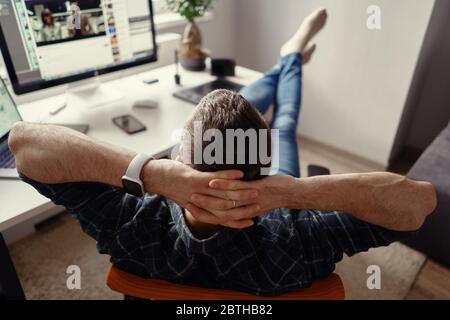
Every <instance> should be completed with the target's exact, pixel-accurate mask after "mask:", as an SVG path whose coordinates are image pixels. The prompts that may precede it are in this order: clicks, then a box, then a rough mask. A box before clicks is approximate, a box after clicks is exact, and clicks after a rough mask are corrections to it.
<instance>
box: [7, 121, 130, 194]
mask: <svg viewBox="0 0 450 320" xmlns="http://www.w3.org/2000/svg"><path fill="white" fill-rule="evenodd" d="M9 145H10V148H11V151H12V152H13V154H14V156H15V159H16V164H17V168H18V170H19V171H20V172H21V173H23V174H25V175H26V176H28V177H29V178H31V179H33V180H36V181H39V182H42V183H49V184H56V183H64V182H81V181H88V182H99V183H105V184H109V185H112V186H120V185H121V177H122V176H123V174H124V173H125V172H126V170H127V167H128V165H129V163H130V161H131V159H132V158H133V156H134V155H135V153H133V152H132V151H129V150H125V149H122V148H118V147H115V146H111V145H108V144H106V143H102V142H99V141H95V140H93V139H91V138H89V137H87V136H85V135H83V134H80V133H78V132H76V131H73V130H70V129H67V128H63V127H58V126H50V125H38V124H30V123H18V124H16V125H15V126H14V127H13V129H12V131H11V133H10V137H9Z"/></svg>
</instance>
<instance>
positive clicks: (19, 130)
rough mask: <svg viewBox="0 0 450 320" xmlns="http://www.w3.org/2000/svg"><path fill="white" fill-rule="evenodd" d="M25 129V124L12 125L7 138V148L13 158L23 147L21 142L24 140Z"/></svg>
mask: <svg viewBox="0 0 450 320" xmlns="http://www.w3.org/2000/svg"><path fill="white" fill-rule="evenodd" d="M25 127H26V123H25V122H17V123H16V124H14V125H13V127H12V129H11V131H10V133H9V136H8V146H9V149H10V150H11V152H12V153H13V154H14V156H17V154H18V153H19V151H20V150H21V148H22V146H23V140H24V134H23V133H24V130H25Z"/></svg>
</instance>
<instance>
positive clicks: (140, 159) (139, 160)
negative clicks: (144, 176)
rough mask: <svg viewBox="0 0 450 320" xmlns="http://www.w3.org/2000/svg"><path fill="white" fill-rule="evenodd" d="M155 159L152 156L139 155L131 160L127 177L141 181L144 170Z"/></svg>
mask: <svg viewBox="0 0 450 320" xmlns="http://www.w3.org/2000/svg"><path fill="white" fill-rule="evenodd" d="M153 159H155V158H153V157H152V156H149V155H147V154H144V153H139V154H138V155H137V156H136V157H134V159H133V160H131V162H130V164H129V166H128V169H127V172H126V173H125V177H127V178H131V179H133V180H139V181H140V180H141V172H142V168H143V167H144V166H145V165H146V164H147V163H148V162H149V161H151V160H153Z"/></svg>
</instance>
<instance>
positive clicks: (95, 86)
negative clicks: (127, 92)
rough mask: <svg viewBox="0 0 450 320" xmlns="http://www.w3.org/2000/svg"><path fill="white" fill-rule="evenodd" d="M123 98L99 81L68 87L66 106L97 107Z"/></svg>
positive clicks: (119, 93) (120, 94)
mask: <svg viewBox="0 0 450 320" xmlns="http://www.w3.org/2000/svg"><path fill="white" fill-rule="evenodd" d="M123 97H124V95H123V94H122V93H121V92H119V91H117V90H114V89H112V88H110V87H108V85H107V84H102V83H101V82H99V81H94V82H93V83H90V84H88V85H83V86H77V87H70V86H69V88H68V90H67V92H66V99H67V101H66V102H67V104H68V105H75V106H77V107H81V108H94V107H99V106H102V105H105V104H109V103H113V102H116V101H118V100H121V99H122V98H123Z"/></svg>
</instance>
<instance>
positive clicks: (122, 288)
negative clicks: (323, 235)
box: [106, 165, 345, 300]
mask: <svg viewBox="0 0 450 320" xmlns="http://www.w3.org/2000/svg"><path fill="white" fill-rule="evenodd" d="M329 174H330V170H329V169H327V168H324V167H321V166H317V165H310V166H308V176H310V177H312V176H320V175H329ZM106 283H107V285H108V287H109V288H110V289H112V290H113V291H116V292H119V293H122V294H123V295H124V298H125V300H140V299H147V300H344V299H345V290H344V285H343V283H342V280H341V278H340V277H339V276H338V275H337V274H335V273H333V274H332V275H331V276H329V277H328V278H326V279H321V280H317V281H314V283H313V284H312V286H311V287H310V288H304V289H298V290H294V291H291V292H288V293H286V294H283V295H280V296H276V297H261V296H255V295H251V294H248V293H244V292H239V291H234V290H224V289H208V288H199V287H191V286H186V285H180V284H175V283H171V282H168V281H164V280H158V279H144V278H141V277H138V276H135V275H132V274H129V273H127V272H124V271H121V270H119V269H117V268H115V267H114V266H112V267H111V268H110V270H109V273H108V276H107V280H106Z"/></svg>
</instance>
